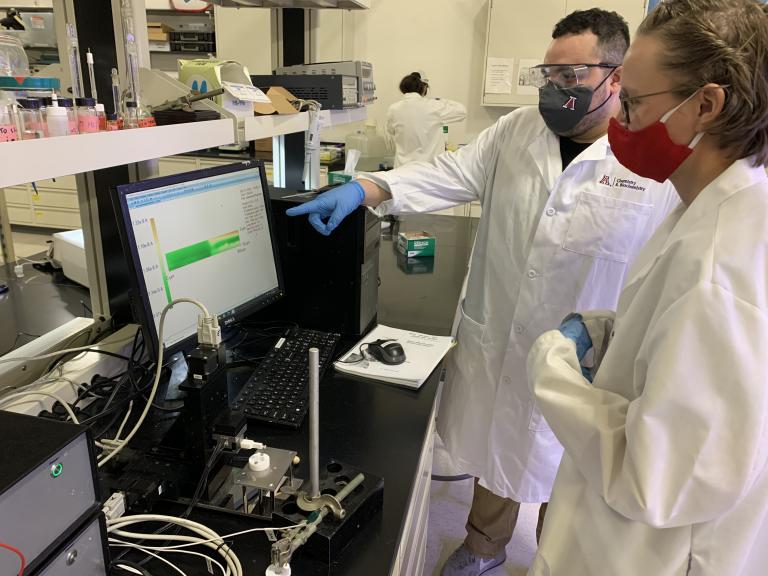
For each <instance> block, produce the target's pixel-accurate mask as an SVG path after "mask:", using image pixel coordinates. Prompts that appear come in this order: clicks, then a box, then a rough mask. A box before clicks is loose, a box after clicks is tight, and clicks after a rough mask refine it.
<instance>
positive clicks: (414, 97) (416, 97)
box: [403, 92, 423, 100]
mask: <svg viewBox="0 0 768 576" xmlns="http://www.w3.org/2000/svg"><path fill="white" fill-rule="evenodd" d="M422 98H423V96H422V95H421V94H419V93H418V92H408V94H403V100H420V99H422Z"/></svg>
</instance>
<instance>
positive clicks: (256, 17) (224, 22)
mask: <svg viewBox="0 0 768 576" xmlns="http://www.w3.org/2000/svg"><path fill="white" fill-rule="evenodd" d="M271 12H272V11H271V10H270V9H269V8H222V7H221V6H216V7H215V9H214V20H215V23H216V57H217V58H219V59H221V60H235V61H237V62H240V63H241V64H244V65H245V66H246V67H247V68H248V72H249V73H250V74H271V73H272V25H271Z"/></svg>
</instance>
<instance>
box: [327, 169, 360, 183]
mask: <svg viewBox="0 0 768 576" xmlns="http://www.w3.org/2000/svg"><path fill="white" fill-rule="evenodd" d="M354 177H355V175H354V174H347V173H346V172H342V171H341V170H334V171H333V172H328V184H346V183H347V182H351V181H352V180H353V179H354Z"/></svg>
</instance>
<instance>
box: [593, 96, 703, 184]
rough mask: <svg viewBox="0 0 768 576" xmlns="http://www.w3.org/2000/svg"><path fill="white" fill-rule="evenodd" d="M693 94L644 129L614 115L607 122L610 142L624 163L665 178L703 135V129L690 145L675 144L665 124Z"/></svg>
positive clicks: (659, 179)
mask: <svg viewBox="0 0 768 576" xmlns="http://www.w3.org/2000/svg"><path fill="white" fill-rule="evenodd" d="M694 94H695V92H694ZM694 94H691V95H690V96H689V97H688V98H686V99H685V100H683V101H682V102H681V103H680V104H678V105H677V106H675V107H674V108H673V109H672V110H670V111H669V112H667V113H666V114H664V116H662V117H661V119H660V120H657V121H656V122H654V123H653V124H651V125H650V126H646V127H645V128H643V129H642V130H636V131H634V132H633V131H631V130H630V129H629V128H627V127H626V126H622V125H621V123H620V122H619V121H618V120H616V118H611V120H610V123H609V124H608V142H609V143H610V145H611V151H612V152H613V155H614V156H616V159H617V160H618V161H619V162H620V163H621V165H622V166H624V167H625V168H628V169H629V170H631V171H632V172H634V173H635V174H637V175H638V176H642V177H644V178H652V179H653V180H656V182H664V181H666V180H667V179H668V178H669V177H670V176H671V175H672V174H673V173H674V172H675V170H677V169H678V168H679V167H680V165H681V164H682V163H683V162H685V160H686V158H688V156H690V155H691V154H692V153H693V149H694V148H695V147H696V144H698V143H699V140H701V138H702V137H703V136H704V133H703V132H700V133H698V134H696V136H694V138H693V140H691V143H690V144H688V146H684V145H682V144H675V143H674V142H673V141H672V139H671V138H670V137H669V132H667V127H666V126H665V123H666V121H667V120H669V117H670V116H672V114H674V113H675V112H677V110H678V108H680V106H682V105H683V104H685V103H686V102H688V100H690V99H691V98H692V97H693V96H694Z"/></svg>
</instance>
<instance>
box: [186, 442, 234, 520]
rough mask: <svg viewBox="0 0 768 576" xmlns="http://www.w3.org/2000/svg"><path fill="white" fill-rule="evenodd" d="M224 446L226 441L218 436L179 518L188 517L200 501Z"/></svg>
mask: <svg viewBox="0 0 768 576" xmlns="http://www.w3.org/2000/svg"><path fill="white" fill-rule="evenodd" d="M225 446H226V441H225V440H224V439H222V438H219V439H218V440H217V442H216V446H215V447H214V449H213V450H212V451H211V455H210V456H209V457H208V462H206V463H205V468H204V470H203V473H202V474H201V475H200V480H198V481H197V486H196V487H195V492H194V495H193V497H192V500H191V501H190V502H189V505H188V506H187V509H186V510H184V513H183V514H182V515H181V518H188V517H189V515H190V514H191V513H192V510H193V509H194V508H195V506H197V503H198V502H199V501H200V498H201V497H202V495H203V490H204V489H205V485H206V484H207V483H208V477H209V476H210V475H211V470H212V469H213V466H214V464H216V460H217V459H218V458H219V456H221V453H222V452H223V451H224V447H225Z"/></svg>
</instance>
